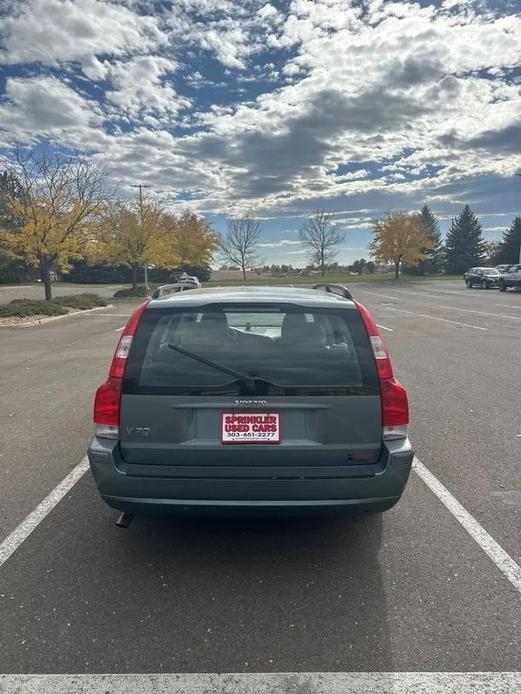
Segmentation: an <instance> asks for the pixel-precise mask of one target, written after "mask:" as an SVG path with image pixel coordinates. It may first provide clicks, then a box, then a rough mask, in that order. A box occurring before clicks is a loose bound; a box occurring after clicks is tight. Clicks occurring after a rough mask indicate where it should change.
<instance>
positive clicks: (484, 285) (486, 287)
mask: <svg viewBox="0 0 521 694" xmlns="http://www.w3.org/2000/svg"><path fill="white" fill-rule="evenodd" d="M479 286H480V287H481V289H488V282H487V281H486V280H481V284H480V285H479Z"/></svg>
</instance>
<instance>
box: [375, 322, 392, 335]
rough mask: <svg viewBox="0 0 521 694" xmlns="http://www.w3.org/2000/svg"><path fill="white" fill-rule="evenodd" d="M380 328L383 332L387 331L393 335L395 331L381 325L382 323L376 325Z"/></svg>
mask: <svg viewBox="0 0 521 694" xmlns="http://www.w3.org/2000/svg"><path fill="white" fill-rule="evenodd" d="M376 325H377V326H378V327H379V328H382V330H387V331H388V332H390V333H393V332H394V330H393V329H392V328H386V327H385V325H380V323H377V324H376Z"/></svg>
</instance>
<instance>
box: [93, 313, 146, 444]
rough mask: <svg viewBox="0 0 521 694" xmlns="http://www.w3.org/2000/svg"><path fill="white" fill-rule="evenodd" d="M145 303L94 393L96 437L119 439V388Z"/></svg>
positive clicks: (128, 327) (120, 340)
mask: <svg viewBox="0 0 521 694" xmlns="http://www.w3.org/2000/svg"><path fill="white" fill-rule="evenodd" d="M147 304H148V301H145V302H144V303H142V304H141V305H140V306H138V307H137V309H136V310H135V311H134V313H133V314H132V315H131V316H130V318H129V321H128V323H127V324H126V326H125V328H124V330H123V332H122V334H121V337H120V338H119V342H118V346H117V347H116V351H115V353H114V357H113V359H112V364H111V366H110V371H109V377H108V378H107V380H106V381H105V383H103V384H102V385H101V386H100V387H99V388H98V390H97V391H96V397H95V398H94V424H95V425H96V436H100V437H103V438H109V439H118V438H119V409H120V403H121V387H122V384H123V376H124V374H125V366H126V364H127V357H128V354H129V352H130V346H131V345H132V339H133V337H134V335H135V332H136V329H137V326H138V323H139V320H140V318H141V316H142V315H143V311H144V310H145V308H146V307H147Z"/></svg>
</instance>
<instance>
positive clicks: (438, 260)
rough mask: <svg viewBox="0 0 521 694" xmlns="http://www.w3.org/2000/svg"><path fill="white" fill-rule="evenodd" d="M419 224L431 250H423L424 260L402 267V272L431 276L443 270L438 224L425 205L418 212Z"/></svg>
mask: <svg viewBox="0 0 521 694" xmlns="http://www.w3.org/2000/svg"><path fill="white" fill-rule="evenodd" d="M420 222H421V225H422V227H423V229H424V232H425V236H426V237H427V238H428V239H429V240H430V241H431V243H432V248H423V249H422V252H423V253H424V254H425V255H426V256H427V257H426V258H425V260H420V261H419V262H418V264H417V265H407V266H404V272H406V273H407V274H409V275H433V274H436V273H439V272H441V271H442V269H443V261H444V259H443V252H442V245H441V231H440V223H439V221H438V218H437V217H436V215H435V214H434V213H433V211H432V210H431V209H430V207H428V206H427V205H424V206H423V207H422V209H421V210H420Z"/></svg>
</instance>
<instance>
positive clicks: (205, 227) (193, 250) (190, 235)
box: [166, 210, 217, 267]
mask: <svg viewBox="0 0 521 694" xmlns="http://www.w3.org/2000/svg"><path fill="white" fill-rule="evenodd" d="M166 223H167V227H168V230H169V232H170V234H171V243H172V244H173V245H174V246H175V249H176V255H177V257H178V265H179V267H183V266H191V267H194V266H200V267H207V266H208V265H210V262H211V260H212V255H213V252H214V250H215V249H216V248H217V236H216V234H215V233H214V232H213V230H212V228H211V227H210V225H209V224H208V222H207V221H206V220H205V219H203V218H202V217H199V216H198V215H196V214H194V213H193V212H190V211H189V210H185V212H183V214H182V215H181V216H180V217H175V216H174V215H168V216H167V217H166Z"/></svg>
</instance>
